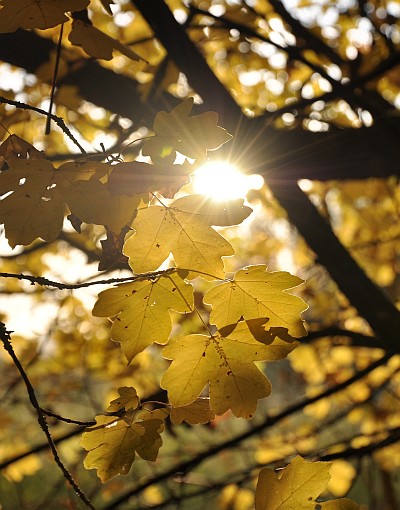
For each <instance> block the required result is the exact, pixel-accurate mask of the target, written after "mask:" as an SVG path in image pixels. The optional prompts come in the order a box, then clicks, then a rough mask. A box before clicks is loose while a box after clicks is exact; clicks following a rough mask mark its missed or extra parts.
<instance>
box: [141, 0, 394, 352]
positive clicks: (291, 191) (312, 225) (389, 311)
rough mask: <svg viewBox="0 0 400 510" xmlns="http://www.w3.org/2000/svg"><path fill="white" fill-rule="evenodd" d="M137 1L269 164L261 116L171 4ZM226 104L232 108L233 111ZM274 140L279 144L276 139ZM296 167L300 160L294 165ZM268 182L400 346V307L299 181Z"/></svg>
mask: <svg viewBox="0 0 400 510" xmlns="http://www.w3.org/2000/svg"><path fill="white" fill-rule="evenodd" d="M132 1H133V3H134V4H135V5H136V7H137V8H138V9H139V11H140V13H141V14H142V16H143V17H144V19H145V20H146V21H147V22H148V23H149V25H150V27H151V28H152V30H153V31H154V32H155V33H156V34H157V38H158V39H159V40H160V42H161V43H162V44H163V46H164V47H165V48H166V50H167V51H168V54H169V55H170V56H171V58H172V59H173V60H174V61H175V63H176V64H177V65H178V66H179V67H180V69H181V70H182V71H183V72H184V73H185V74H186V76H187V79H188V81H189V83H190V84H191V86H192V87H194V89H195V90H196V91H197V92H198V93H199V94H200V95H201V97H202V99H203V101H204V102H205V104H206V105H207V107H210V106H212V107H213V108H215V109H216V111H217V112H218V113H219V114H220V115H222V117H223V118H225V122H226V125H227V127H228V129H230V130H231V131H232V132H235V131H237V126H240V132H241V133H242V136H240V135H239V142H238V143H237V144H236V146H237V147H238V151H239V152H241V153H242V154H243V161H246V158H247V157H248V156H249V153H251V152H252V151H255V148H256V147H259V151H261V152H263V153H264V155H265V157H264V158H260V160H259V161H260V164H265V163H264V162H265V160H266V159H267V160H268V151H267V150H266V144H265V141H264V140H261V135H264V136H265V133H263V131H260V124H259V121H258V120H257V119H254V122H253V121H252V120H251V119H248V118H245V117H244V116H243V115H242V113H241V111H240V109H239V107H238V106H237V104H236V103H235V102H234V101H233V99H232V98H231V96H230V95H229V93H228V92H227V91H226V90H225V88H224V86H223V85H222V84H221V83H220V82H219V81H218V80H217V78H216V77H215V75H214V73H213V72H212V71H211V69H210V68H209V67H208V65H207V63H206V62H205V60H204V59H203V57H202V55H201V54H200V53H199V51H198V50H197V48H196V47H195V46H194V45H193V44H192V42H191V41H190V39H189V38H188V37H187V35H186V33H185V32H184V30H183V28H182V27H181V25H180V24H179V23H178V22H177V21H176V20H175V18H174V16H173V14H172V12H171V11H170V10H169V8H168V6H167V4H166V3H165V2H163V1H162V0H153V1H152V2H151V4H150V3H149V2H147V1H146V0H132ZM226 107H228V108H229V109H230V111H229V114H227V113H228V112H227V111H226V110H225V108H226ZM243 130H245V131H243ZM289 132H290V131H289ZM270 143H271V144H273V143H274V141H273V140H272V141H270ZM397 145H398V144H397ZM286 150H287V149H286ZM353 151H354V149H353ZM346 156H347V154H346ZM309 157H311V156H309ZM314 157H316V158H318V159H319V154H318V152H316V153H315V151H314ZM331 164H332V163H331ZM293 167H294V165H291V166H290V168H293ZM267 184H268V185H269V187H270V189H271V191H272V193H273V194H274V196H275V197H276V199H277V200H278V202H279V203H280V204H281V205H282V206H283V208H284V209H286V212H287V214H288V217H289V220H290V221H291V222H292V224H293V225H295V226H296V228H297V229H298V231H299V232H300V234H301V235H302V236H303V237H304V239H305V241H306V242H307V243H308V245H309V246H310V248H311V249H312V250H313V251H314V252H315V253H316V254H317V256H318V262H319V263H321V264H322V265H324V266H325V267H326V268H327V270H328V272H329V273H330V275H331V277H332V278H333V279H334V280H335V281H336V283H337V285H338V287H339V288H340V290H341V291H342V292H343V293H344V294H345V295H346V296H347V298H348V299H349V301H350V302H351V304H352V305H353V306H354V307H355V308H356V309H357V310H358V312H359V313H360V315H361V316H363V317H364V318H365V319H366V320H367V321H368V322H369V324H370V326H371V328H372V329H373V330H374V332H375V333H376V336H377V337H379V339H380V340H381V341H382V347H386V349H388V350H393V351H398V350H399V349H400V345H399V343H398V341H397V338H398V337H399V336H400V313H399V312H398V310H397V309H396V307H395V306H394V305H393V304H392V303H391V302H390V301H389V300H388V299H387V298H386V296H385V295H384V294H383V292H382V291H381V290H380V289H378V287H376V286H375V284H374V283H373V282H372V281H371V280H370V279H369V278H368V277H367V276H366V274H365V272H364V271H363V270H362V269H361V268H360V267H359V266H358V265H357V263H356V262H355V261H354V259H353V258H352V257H351V256H350V254H349V252H348V251H347V250H346V249H345V248H344V247H343V245H342V244H341V243H340V241H339V240H338V239H337V237H336V236H335V234H334V233H333V231H332V229H331V227H330V225H329V224H328V223H327V222H326V221H325V220H324V219H323V218H322V217H321V215H320V214H319V213H318V211H317V209H316V208H315V206H314V205H313V204H312V203H311V202H310V200H309V199H308V198H307V196H306V195H305V194H304V193H303V192H302V191H301V190H300V188H299V187H298V185H297V183H296V182H293V181H291V182H285V181H284V180H282V177H281V175H279V174H278V173H276V174H275V175H274V176H272V175H271V178H269V179H268V178H267Z"/></svg>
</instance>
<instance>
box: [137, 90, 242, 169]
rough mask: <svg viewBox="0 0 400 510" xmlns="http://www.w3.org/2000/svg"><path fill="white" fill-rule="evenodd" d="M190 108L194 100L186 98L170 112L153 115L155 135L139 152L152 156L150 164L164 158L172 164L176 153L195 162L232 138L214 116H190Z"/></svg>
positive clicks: (211, 114)
mask: <svg viewBox="0 0 400 510" xmlns="http://www.w3.org/2000/svg"><path fill="white" fill-rule="evenodd" d="M192 107H193V98H189V99H186V101H184V102H183V103H181V104H179V105H178V106H176V107H175V108H174V109H173V110H172V111H171V112H169V113H167V112H164V111H162V112H159V113H158V114H157V115H156V118H155V119H154V124H153V130H154V133H155V136H154V137H152V138H150V139H149V140H148V141H147V142H146V143H145V144H144V146H143V151H142V152H143V154H144V155H145V156H150V157H151V159H152V161H153V163H158V162H162V161H163V160H165V159H166V160H167V161H168V162H173V160H174V159H175V151H178V152H180V153H181V154H184V155H185V156H188V157H189V158H193V159H196V158H199V157H201V156H204V155H205V154H206V153H207V151H209V150H214V149H217V148H218V147H220V146H221V145H223V144H224V143H225V142H227V141H229V140H230V139H231V138H232V136H231V135H230V134H229V133H228V132H227V131H226V130H225V129H223V128H222V127H220V126H218V125H217V122H218V115H217V113H215V112H205V113H201V114H200V115H194V116H192V117H191V116H190V112H191V111H192Z"/></svg>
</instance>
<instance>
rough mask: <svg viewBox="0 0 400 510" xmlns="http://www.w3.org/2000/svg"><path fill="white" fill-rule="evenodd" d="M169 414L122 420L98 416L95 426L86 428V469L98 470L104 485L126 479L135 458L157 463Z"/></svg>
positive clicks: (150, 413) (143, 414)
mask: <svg viewBox="0 0 400 510" xmlns="http://www.w3.org/2000/svg"><path fill="white" fill-rule="evenodd" d="M167 414H168V411H165V410H164V409H156V410H155V411H148V410H146V409H142V410H136V411H131V412H128V413H126V414H125V415H124V416H123V417H118V418H116V417H115V416H103V415H100V416H96V425H94V426H92V427H88V428H86V430H85V432H84V433H83V434H82V438H81V446H82V447H83V448H84V449H85V450H87V451H88V454H87V455H86V458H85V460H84V466H85V468H86V469H96V470H97V475H98V477H99V478H100V480H101V481H102V482H103V483H105V482H106V481H107V480H109V479H110V478H112V477H113V476H116V475H126V474H127V473H128V472H129V470H130V468H131V466H132V463H133V461H134V460H135V456H136V454H138V455H139V456H140V457H142V458H143V459H145V460H151V461H155V460H156V458H157V454H158V450H159V449H160V446H161V445H162V439H161V436H160V433H161V432H162V431H163V430H164V422H163V420H164V418H165V417H166V416H167Z"/></svg>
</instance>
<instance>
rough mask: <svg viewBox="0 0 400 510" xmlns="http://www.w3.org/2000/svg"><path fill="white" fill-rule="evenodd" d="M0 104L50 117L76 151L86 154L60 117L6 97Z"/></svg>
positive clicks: (2, 98) (1, 98) (0, 100)
mask: <svg viewBox="0 0 400 510" xmlns="http://www.w3.org/2000/svg"><path fill="white" fill-rule="evenodd" d="M0 104H9V105H11V106H15V107H16V108H20V109H21V110H32V111H34V112H36V113H40V114H41V115H46V117H50V118H51V120H54V122H55V123H56V124H57V125H58V126H59V127H60V128H61V130H62V131H63V132H64V133H65V134H66V135H67V136H68V138H70V139H71V140H72V141H73V142H74V144H75V145H76V146H77V147H78V149H79V150H80V151H81V153H82V154H86V151H85V149H84V148H83V147H82V145H81V144H80V143H79V142H78V140H77V139H76V138H75V137H74V135H73V134H72V133H71V131H70V130H69V129H68V128H67V126H66V125H65V122H64V121H63V119H62V118H61V117H58V115H54V113H50V112H46V111H44V110H42V109H41V108H37V107H36V106H32V105H29V104H26V103H21V102H20V101H13V100H12V99H7V98H6V97H3V96H0Z"/></svg>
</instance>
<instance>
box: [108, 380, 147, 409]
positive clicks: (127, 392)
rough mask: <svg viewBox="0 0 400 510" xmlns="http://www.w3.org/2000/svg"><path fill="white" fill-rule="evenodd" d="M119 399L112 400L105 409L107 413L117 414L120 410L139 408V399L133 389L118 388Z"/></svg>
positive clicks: (126, 387)
mask: <svg viewBox="0 0 400 510" xmlns="http://www.w3.org/2000/svg"><path fill="white" fill-rule="evenodd" d="M118 393H119V397H118V398H116V399H114V400H112V401H111V402H110V405H109V406H108V407H107V412H108V413H118V412H119V411H121V410H125V411H129V410H133V411H134V410H135V409H137V407H138V406H139V402H140V401H139V397H138V396H137V393H136V390H135V388H132V387H128V386H122V387H121V388H118Z"/></svg>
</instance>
